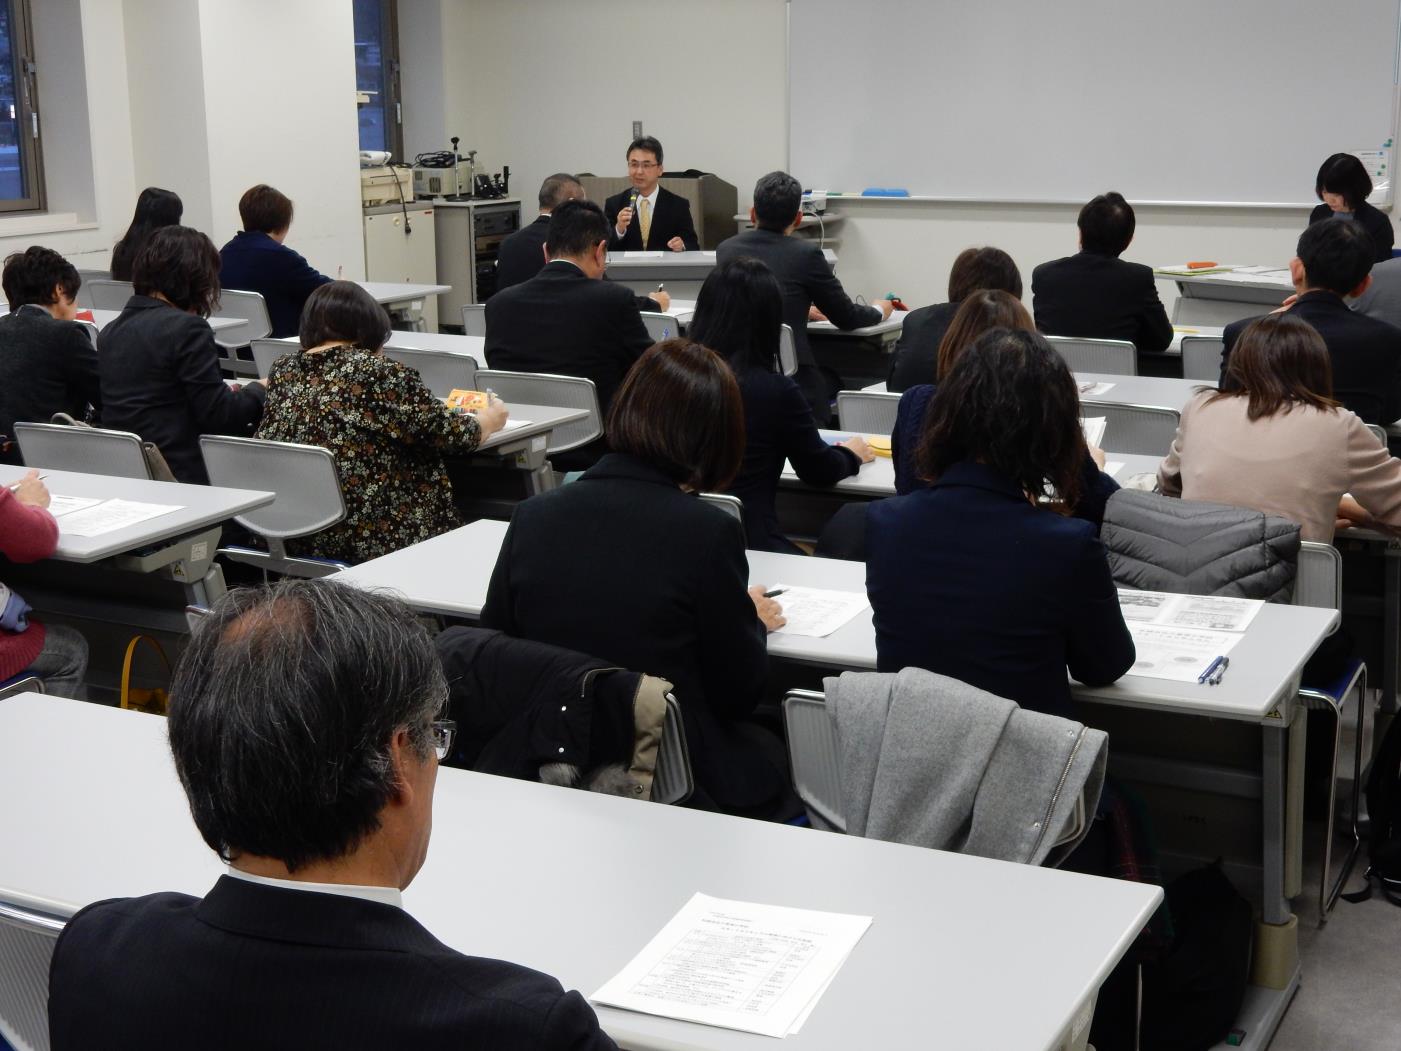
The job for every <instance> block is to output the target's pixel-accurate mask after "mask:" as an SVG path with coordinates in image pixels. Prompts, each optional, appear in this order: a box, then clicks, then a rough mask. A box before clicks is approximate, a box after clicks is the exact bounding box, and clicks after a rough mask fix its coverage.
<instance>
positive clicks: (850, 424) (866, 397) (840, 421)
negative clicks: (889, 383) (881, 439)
mask: <svg viewBox="0 0 1401 1051" xmlns="http://www.w3.org/2000/svg"><path fill="white" fill-rule="evenodd" d="M899 406H900V395H898V394H889V393H884V392H877V391H867V390H844V391H838V393H837V426H838V427H840V428H841V429H842V430H844V431H858V432H860V433H861V434H889V433H890V432H891V431H893V430H894V429H895V410H896V409H897V408H899Z"/></svg>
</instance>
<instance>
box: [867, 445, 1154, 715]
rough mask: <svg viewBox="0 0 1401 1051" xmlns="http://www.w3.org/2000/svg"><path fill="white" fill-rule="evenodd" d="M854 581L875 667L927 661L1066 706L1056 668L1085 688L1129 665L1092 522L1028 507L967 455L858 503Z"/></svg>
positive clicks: (981, 683) (1037, 705) (1017, 694)
mask: <svg viewBox="0 0 1401 1051" xmlns="http://www.w3.org/2000/svg"><path fill="white" fill-rule="evenodd" d="M866 591H867V593H868V594H869V596H870V599H871V607H872V609H873V610H874V622H875V628H876V668H877V670H879V671H891V672H893V671H898V670H899V669H901V668H906V667H917V668H927V669H929V670H930V671H933V672H938V673H939V674H942V675H948V676H951V677H953V678H955V679H960V680H962V681H963V682H966V683H970V684H972V685H973V686H977V687H980V688H981V689H984V690H987V691H988V692H990V693H995V694H997V695H998V696H999V697H1007V698H1009V699H1011V700H1013V701H1016V702H1017V703H1018V704H1020V705H1021V706H1022V707H1023V708H1030V709H1034V710H1036V711H1043V712H1050V713H1051V714H1053V715H1067V714H1069V712H1070V688H1069V686H1068V685H1067V684H1066V678H1065V672H1066V669H1067V668H1069V669H1070V674H1071V675H1073V676H1074V677H1075V678H1076V679H1079V680H1080V681H1081V682H1083V683H1086V684H1088V685H1091V686H1098V685H1104V684H1106V683H1111V682H1113V681H1114V680H1115V679H1117V678H1119V676H1121V675H1123V674H1124V673H1125V672H1126V671H1128V670H1129V668H1130V667H1131V666H1132V664H1133V660H1134V647H1133V639H1132V638H1131V637H1130V636H1129V631H1128V628H1127V627H1125V626H1124V618H1123V615H1122V614H1121V613H1120V612H1119V600H1118V593H1117V592H1116V590H1115V588H1114V581H1113V578H1112V577H1111V576H1110V573H1109V563H1108V561H1107V560H1106V559H1105V554H1104V547H1103V546H1102V545H1101V544H1100V542H1099V539H1098V538H1097V537H1096V536H1095V529H1094V526H1092V525H1091V524H1090V523H1089V522H1085V521H1082V520H1081V519H1078V518H1066V517H1064V516H1062V515H1058V514H1056V513H1055V512H1054V511H1050V510H1046V509H1044V508H1038V507H1033V506H1032V505H1031V504H1029V503H1028V502H1027V500H1026V497H1025V496H1024V495H1023V494H1022V493H1021V491H1020V489H1019V488H1018V486H1017V485H1016V484H1015V483H1013V482H1011V481H1009V480H1008V479H1007V478H1005V477H1003V476H1001V475H999V474H998V473H997V472H996V471H994V470H992V469H991V468H989V467H985V466H983V465H981V464H976V463H972V462H967V461H965V462H963V463H959V464H955V465H953V466H952V467H950V468H949V469H948V470H947V471H945V472H944V476H943V477H942V478H940V479H939V481H938V482H936V483H934V485H933V486H931V487H930V488H928V489H920V490H918V491H916V492H913V493H910V494H909V495H908V496H897V497H894V498H893V499H889V500H878V501H876V502H875V503H872V504H871V505H870V509H869V510H868V512H867V527H866Z"/></svg>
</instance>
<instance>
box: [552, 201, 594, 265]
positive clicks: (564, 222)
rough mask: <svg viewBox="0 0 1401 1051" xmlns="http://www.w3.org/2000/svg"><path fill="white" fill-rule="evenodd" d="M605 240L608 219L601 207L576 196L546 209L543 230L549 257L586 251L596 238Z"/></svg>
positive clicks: (592, 248) (589, 249)
mask: <svg viewBox="0 0 1401 1051" xmlns="http://www.w3.org/2000/svg"><path fill="white" fill-rule="evenodd" d="M606 240H608V219H607V218H606V217H605V216H604V214H603V209H602V208H600V207H599V206H598V205H596V204H594V203H593V201H586V200H584V199H582V198H579V197H576V198H574V199H573V200H571V201H565V202H564V203H563V204H561V205H560V206H559V207H558V208H556V209H555V210H554V211H553V212H551V213H550V228H549V230H547V231H546V232H545V247H546V248H548V249H549V252H550V258H551V259H557V258H559V257H560V256H567V255H587V254H588V253H589V252H592V251H593V250H594V248H595V247H597V245H598V243H599V242H600V241H606Z"/></svg>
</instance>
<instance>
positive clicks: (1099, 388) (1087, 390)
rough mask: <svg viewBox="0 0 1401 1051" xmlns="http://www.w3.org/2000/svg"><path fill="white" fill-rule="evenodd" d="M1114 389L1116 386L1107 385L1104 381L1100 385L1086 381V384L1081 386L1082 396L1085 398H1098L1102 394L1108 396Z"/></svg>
mask: <svg viewBox="0 0 1401 1051" xmlns="http://www.w3.org/2000/svg"><path fill="white" fill-rule="evenodd" d="M1113 389H1114V384H1112V383H1105V382H1104V381H1102V380H1101V381H1100V382H1098V383H1096V382H1094V381H1093V380H1086V381H1085V382H1084V383H1082V384H1080V396H1081V397H1082V398H1083V397H1085V396H1086V395H1095V396H1098V395H1101V394H1108V393H1109V392H1110V391H1111V390H1113Z"/></svg>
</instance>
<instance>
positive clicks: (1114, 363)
mask: <svg viewBox="0 0 1401 1051" xmlns="http://www.w3.org/2000/svg"><path fill="white" fill-rule="evenodd" d="M1046 341H1047V342H1048V343H1050V344H1051V346H1053V347H1055V349H1056V352H1057V353H1058V354H1060V356H1061V357H1062V358H1064V359H1065V363H1066V364H1067V365H1069V366H1070V371H1071V372H1103V373H1107V374H1109V375H1112V376H1137V375H1138V357H1137V352H1136V351H1135V350H1134V346H1133V344H1132V343H1130V342H1128V341H1127V340H1123V339H1081V338H1079V337H1078V336H1047V337H1046Z"/></svg>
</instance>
